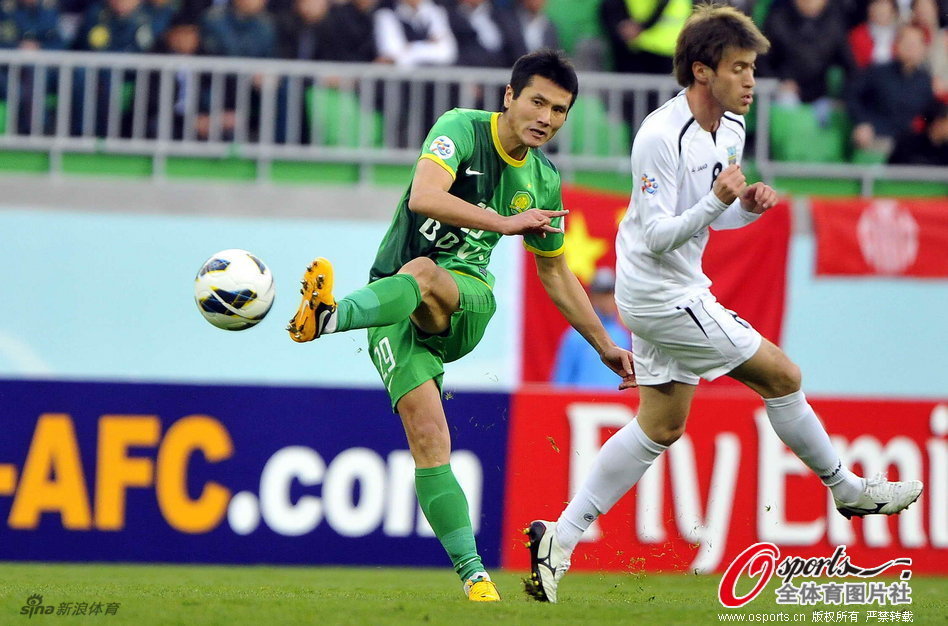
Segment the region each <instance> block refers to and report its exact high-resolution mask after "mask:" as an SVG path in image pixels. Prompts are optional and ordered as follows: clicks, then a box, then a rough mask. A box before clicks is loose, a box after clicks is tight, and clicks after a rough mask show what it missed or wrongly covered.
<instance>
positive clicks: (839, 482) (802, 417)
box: [764, 391, 864, 504]
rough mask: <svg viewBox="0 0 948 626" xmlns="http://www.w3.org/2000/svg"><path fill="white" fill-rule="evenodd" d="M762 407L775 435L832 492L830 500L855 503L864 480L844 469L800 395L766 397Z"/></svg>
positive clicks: (810, 409)
mask: <svg viewBox="0 0 948 626" xmlns="http://www.w3.org/2000/svg"><path fill="white" fill-rule="evenodd" d="M764 404H765V405H766V406H767V417H769V418H770V425H771V426H773V428H774V432H776V433H777V436H778V437H780V440H781V441H783V442H784V443H785V444H787V447H788V448H790V449H791V450H793V453H794V454H796V455H797V456H798V457H800V460H801V461H803V462H804V463H805V464H806V465H807V467H809V468H810V469H812V470H813V471H814V472H816V474H817V475H818V476H819V477H820V480H822V481H823V484H824V485H826V486H827V487H829V488H830V491H832V492H833V497H834V498H836V499H837V500H840V501H842V502H844V503H847V504H851V503H853V502H855V501H857V500H858V499H859V496H860V495H862V492H863V488H864V485H863V481H862V479H861V478H859V477H858V476H856V475H855V474H853V473H852V472H851V471H849V468H847V467H844V466H843V463H842V461H841V460H840V458H839V454H838V453H837V452H836V449H835V448H833V444H832V443H830V438H829V435H827V434H826V429H824V428H823V424H821V423H820V420H819V418H818V417H817V416H816V413H814V412H813V409H812V408H811V407H810V404H809V403H808V402H807V401H806V396H804V395H803V392H802V391H795V392H793V393H791V394H790V395H786V396H783V397H781V398H765V399H764Z"/></svg>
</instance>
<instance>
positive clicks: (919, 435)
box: [501, 386, 948, 573]
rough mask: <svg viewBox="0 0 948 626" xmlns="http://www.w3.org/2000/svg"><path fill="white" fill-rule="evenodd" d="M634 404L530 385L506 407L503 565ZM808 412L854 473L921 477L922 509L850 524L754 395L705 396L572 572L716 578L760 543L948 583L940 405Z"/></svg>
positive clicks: (525, 562) (947, 484)
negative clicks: (907, 567) (840, 553)
mask: <svg viewBox="0 0 948 626" xmlns="http://www.w3.org/2000/svg"><path fill="white" fill-rule="evenodd" d="M637 403H638V395H637V394H634V393H632V394H620V393H611V394H610V393H607V394H602V393H599V394H577V393H567V392H556V391H552V390H550V389H549V388H544V387H539V386H536V387H533V388H528V389H527V390H525V391H523V392H521V393H519V394H517V395H516V396H515V397H514V399H513V404H512V408H511V422H510V440H509V451H508V459H509V462H508V483H507V489H506V492H505V493H506V500H505V508H504V528H503V529H502V536H501V550H502V555H501V562H502V564H503V565H504V566H505V567H511V568H515V569H519V570H524V569H527V568H529V559H528V554H527V550H525V549H524V547H523V546H524V537H523V535H522V534H521V532H522V529H523V528H524V527H526V526H527V525H528V524H529V523H530V521H531V520H533V519H547V520H556V519H557V517H558V516H559V514H560V512H561V511H562V509H563V507H564V505H565V503H566V502H567V501H568V499H569V496H570V494H571V493H572V492H573V491H575V490H576V489H577V488H578V486H579V484H580V483H581V480H582V478H583V476H585V474H586V472H587V471H588V469H589V467H590V465H591V463H592V461H593V459H594V457H595V455H596V452H597V451H598V449H599V447H600V446H601V444H602V442H604V441H605V440H606V439H607V438H608V437H609V436H610V435H611V434H612V433H613V432H615V431H616V430H617V429H618V428H620V427H621V426H622V425H624V424H626V423H628V422H629V420H631V419H632V418H633V415H634V411H635V410H636V406H637ZM812 404H813V407H814V409H815V410H816V411H817V413H818V414H819V415H820V417H821V419H822V420H823V422H824V423H825V424H826V426H827V430H828V431H829V432H830V435H831V436H832V437H833V440H834V444H835V445H836V447H837V449H838V450H839V451H840V453H841V456H842V457H843V460H844V462H846V463H848V464H849V465H850V466H851V467H853V469H854V471H856V472H857V473H859V474H860V475H864V476H872V475H874V474H876V473H877V472H887V474H888V476H889V478H890V479H896V478H906V479H909V478H911V479H915V478H918V479H921V480H923V481H924V482H925V492H924V493H923V495H922V497H921V499H920V500H919V501H918V502H916V503H915V504H914V505H913V506H911V507H910V508H909V509H907V510H906V511H905V512H903V513H902V514H901V515H899V516H893V517H885V516H873V517H870V518H866V519H854V520H853V521H847V520H846V519H845V518H844V517H843V516H842V515H840V514H839V513H838V512H837V511H836V510H835V508H834V506H833V503H832V499H831V498H830V497H829V492H828V491H827V490H826V488H825V487H823V486H822V484H821V483H820V481H819V479H818V478H817V477H816V476H814V475H813V474H812V473H811V472H810V471H809V470H807V469H806V468H805V467H804V466H803V464H802V463H801V462H800V461H799V460H798V459H797V458H796V457H795V456H794V455H793V454H792V453H791V452H790V451H789V450H788V449H787V448H786V447H785V446H784V445H783V443H782V442H781V441H780V440H779V439H778V438H777V436H776V435H775V434H774V432H773V429H772V428H771V427H770V423H769V421H768V419H767V416H766V413H765V411H764V408H763V403H762V402H761V401H760V399H759V398H757V397H756V396H755V395H754V394H752V393H750V392H743V391H738V390H736V389H727V388H717V389H715V388H702V389H701V390H699V392H698V394H697V397H696V398H695V402H694V406H693V409H692V411H691V415H690V418H689V423H688V430H687V433H686V435H685V436H684V437H682V438H681V439H680V440H679V441H677V442H676V443H675V444H674V445H672V446H671V447H670V448H669V450H668V451H667V452H665V453H664V454H663V455H662V456H661V457H659V460H658V461H656V463H655V465H653V466H652V467H651V468H650V469H649V471H648V472H647V473H646V474H645V476H644V477H643V478H642V480H641V481H640V482H639V484H638V485H636V487H635V488H634V489H633V490H632V492H631V493H629V494H627V495H626V496H625V497H624V498H623V499H621V500H620V501H619V502H618V503H617V504H616V506H615V507H614V508H613V509H612V511H610V512H609V513H608V514H606V515H603V516H602V517H600V518H599V520H598V521H597V522H596V523H595V524H594V525H593V526H592V527H591V528H590V530H589V531H587V533H586V536H584V541H583V542H581V543H580V544H579V546H578V547H577V549H576V551H575V552H574V553H573V558H572V563H573V568H575V569H577V570H600V569H605V570H617V571H630V570H631V571H665V572H669V571H695V570H697V571H704V572H720V571H723V570H724V569H726V568H727V566H728V565H729V564H730V563H731V561H732V560H733V559H734V558H735V557H736V556H737V555H738V554H740V553H741V552H742V551H743V550H744V549H745V548H748V547H749V546H751V545H752V544H755V543H757V542H769V543H773V544H775V545H776V546H780V548H781V550H782V551H783V552H784V553H785V554H792V555H794V556H799V557H801V558H808V557H818V556H828V555H830V554H832V553H833V550H834V548H835V547H836V546H838V545H845V546H847V548H846V552H847V553H848V554H849V555H851V557H852V559H853V562H854V563H862V564H873V563H875V564H878V563H880V562H882V561H885V560H887V559H894V558H900V557H910V558H911V559H912V562H913V565H912V568H913V570H914V571H916V572H918V573H948V438H946V435H948V400H945V401H941V402H936V401H892V400H835V399H814V400H813V402H812ZM587 540H589V541H587Z"/></svg>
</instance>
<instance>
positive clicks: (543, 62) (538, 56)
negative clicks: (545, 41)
mask: <svg viewBox="0 0 948 626" xmlns="http://www.w3.org/2000/svg"><path fill="white" fill-rule="evenodd" d="M534 76H542V77H543V78H546V79H547V80H550V81H552V82H554V83H556V84H557V85H559V86H560V87H562V88H563V89H565V90H566V91H568V92H570V94H572V96H573V99H572V100H570V106H572V105H573V103H574V102H576V94H578V93H579V79H578V78H576V70H575V69H574V68H573V64H572V63H570V61H569V59H567V58H566V54H565V53H563V52H562V51H560V50H551V49H549V48H544V49H543V50H537V51H536V52H531V53H530V54H525V55H523V56H522V57H520V58H519V59H517V62H516V63H514V66H513V71H511V73H510V87H511V89H513V97H514V98H518V97H520V92H521V91H523V88H524V87H526V86H527V85H529V84H530V81H531V80H532V79H533V77H534Z"/></svg>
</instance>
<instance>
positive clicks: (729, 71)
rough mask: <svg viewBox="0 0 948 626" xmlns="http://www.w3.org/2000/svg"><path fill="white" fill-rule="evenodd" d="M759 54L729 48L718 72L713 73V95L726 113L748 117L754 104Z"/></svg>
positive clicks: (711, 81) (711, 83) (711, 78)
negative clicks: (756, 63)
mask: <svg viewBox="0 0 948 626" xmlns="http://www.w3.org/2000/svg"><path fill="white" fill-rule="evenodd" d="M755 61H757V53H756V52H754V51H753V50H739V49H736V48H728V49H727V50H725V51H724V55H723V56H722V57H721V62H720V63H718V67H717V69H716V70H714V71H713V72H711V75H710V79H709V80H710V82H709V86H710V88H711V95H712V96H713V97H714V99H715V100H716V101H717V102H718V104H720V105H721V108H723V109H724V110H725V111H729V112H731V113H737V114H738V115H746V114H747V112H748V111H749V110H750V107H751V104H752V103H753V102H754V85H755V84H756V81H755V80H754V71H755V70H756V69H757V66H756V65H755Z"/></svg>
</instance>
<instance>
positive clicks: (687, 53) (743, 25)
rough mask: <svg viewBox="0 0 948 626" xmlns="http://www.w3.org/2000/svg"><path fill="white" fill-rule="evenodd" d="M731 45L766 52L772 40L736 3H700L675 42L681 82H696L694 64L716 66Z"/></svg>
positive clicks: (677, 70)
mask: <svg viewBox="0 0 948 626" xmlns="http://www.w3.org/2000/svg"><path fill="white" fill-rule="evenodd" d="M728 48H735V49H737V50H753V51H754V52H756V53H757V54H764V53H766V52H767V51H768V50H770V42H769V41H768V40H767V38H766V37H764V35H763V33H761V32H760V29H758V28H757V26H756V25H755V24H754V22H753V21H752V20H751V18H749V17H747V16H746V15H744V14H743V13H741V12H740V11H738V10H737V9H735V8H734V7H731V6H728V5H724V4H717V3H714V2H711V3H702V4H699V5H697V6H696V7H695V10H694V13H692V14H691V17H689V18H688V21H686V22H685V25H684V27H683V28H682V29H681V32H680V33H678V43H677V44H676V45H675V78H676V79H677V80H678V84H679V85H681V86H682V87H690V86H691V85H692V84H693V83H694V82H695V75H694V72H693V71H692V69H691V67H692V65H693V64H694V63H695V62H696V61H697V62H699V63H704V64H705V65H707V66H708V67H710V68H712V69H714V70H716V69H717V68H718V63H720V62H721V58H722V57H723V56H724V51H725V50H726V49H728Z"/></svg>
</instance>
